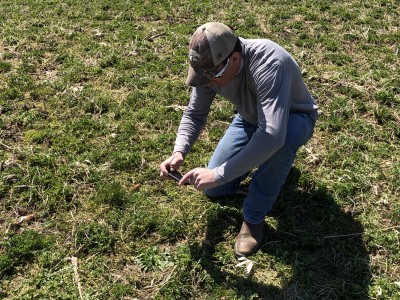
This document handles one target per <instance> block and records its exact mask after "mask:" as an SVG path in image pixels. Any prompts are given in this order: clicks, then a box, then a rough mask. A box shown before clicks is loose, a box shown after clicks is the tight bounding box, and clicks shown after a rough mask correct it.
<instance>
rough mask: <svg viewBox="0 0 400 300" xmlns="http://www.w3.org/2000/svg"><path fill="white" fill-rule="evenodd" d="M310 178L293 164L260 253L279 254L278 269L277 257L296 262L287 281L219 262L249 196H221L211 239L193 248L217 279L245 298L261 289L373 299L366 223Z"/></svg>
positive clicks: (266, 295) (290, 295)
mask: <svg viewBox="0 0 400 300" xmlns="http://www.w3.org/2000/svg"><path fill="white" fill-rule="evenodd" d="M305 178H307V177H306V176H302V177H301V173H300V171H299V170H298V169H296V168H292V170H291V172H290V174H289V176H288V178H287V180H286V183H285V185H284V186H283V187H282V191H281V193H280V196H279V197H278V200H277V202H276V203H275V205H274V208H273V210H272V211H271V212H270V213H269V217H268V218H271V220H273V225H268V222H267V223H266V226H265V236H266V240H265V242H264V243H263V246H262V247H261V249H260V250H259V251H260V253H259V254H258V255H256V256H257V257H258V258H259V256H260V255H261V256H262V255H265V256H268V257H273V260H272V262H270V268H272V269H274V262H275V263H276V264H280V265H281V264H283V265H286V266H290V268H291V272H290V278H289V279H284V280H283V287H278V286H276V285H273V284H271V283H268V282H265V283H260V280H258V281H256V280H254V278H252V277H251V276H250V277H247V278H246V277H244V276H241V275H234V274H232V273H227V272H226V271H224V268H223V266H222V265H221V264H216V263H215V261H216V258H215V257H214V255H215V253H216V252H215V247H216V246H217V245H218V244H219V243H221V242H224V241H226V240H225V237H224V235H226V234H227V233H228V234H229V233H230V234H234V235H236V234H237V233H238V231H239V230H240V226H241V223H242V215H241V211H240V209H241V207H242V203H243V199H244V196H231V197H221V198H219V199H216V200H215V201H218V203H220V206H218V208H217V209H216V210H215V211H213V212H212V213H210V214H209V216H208V220H207V221H208V222H207V233H206V238H205V240H204V241H203V243H201V244H192V245H191V248H190V249H191V256H192V259H193V260H194V261H199V262H200V264H201V266H202V268H203V269H204V270H205V271H206V272H207V273H208V274H209V275H210V277H211V278H212V279H213V281H214V283H215V284H217V285H219V286H222V287H225V288H226V289H230V290H234V291H235V293H236V295H237V297H238V298H241V299H248V298H252V299H254V296H255V295H258V298H256V299H368V287H369V283H370V280H371V272H370V268H369V257H368V252H367V250H366V248H365V245H364V242H363V239H362V235H363V228H362V226H361V224H360V223H359V222H358V221H356V220H355V219H354V218H353V217H352V211H351V208H347V209H344V208H343V207H340V206H338V205H337V204H336V203H335V201H334V200H333V198H332V197H331V196H330V193H329V191H327V190H326V189H324V188H318V189H316V188H315V187H313V184H312V183H311V182H308V183H307V182H306V181H307V179H305ZM299 180H301V181H302V184H301V186H302V188H300V187H299ZM304 186H306V187H304ZM257 257H256V258H255V268H257ZM263 261H265V259H264V260H263ZM279 268H281V267H280V266H276V269H275V271H276V272H278V274H279ZM260 271H262V270H260ZM277 276H279V275H277ZM285 276H287V274H286V275H285Z"/></svg>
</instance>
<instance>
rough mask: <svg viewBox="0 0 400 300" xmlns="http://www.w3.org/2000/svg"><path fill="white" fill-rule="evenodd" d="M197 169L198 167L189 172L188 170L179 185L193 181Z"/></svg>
mask: <svg viewBox="0 0 400 300" xmlns="http://www.w3.org/2000/svg"><path fill="white" fill-rule="evenodd" d="M195 171H196V169H193V170H190V171H189V172H187V173H186V174H185V175H183V177H182V178H181V180H180V181H179V185H184V184H185V182H190V183H192V177H193V174H194V172H195Z"/></svg>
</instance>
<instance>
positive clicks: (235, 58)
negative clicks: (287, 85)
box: [230, 52, 241, 63]
mask: <svg viewBox="0 0 400 300" xmlns="http://www.w3.org/2000/svg"><path fill="white" fill-rule="evenodd" d="M240 57H241V55H240V53H239V52H233V53H232V56H231V58H230V59H231V60H232V61H233V62H234V63H238V62H239V61H240Z"/></svg>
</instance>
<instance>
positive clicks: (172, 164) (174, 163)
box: [160, 152, 185, 179]
mask: <svg viewBox="0 0 400 300" xmlns="http://www.w3.org/2000/svg"><path fill="white" fill-rule="evenodd" d="M184 160H185V157H184V155H183V153H182V152H175V153H174V154H172V155H171V156H170V157H168V158H167V159H166V160H164V161H163V162H162V163H161V165H160V177H161V178H164V179H170V178H169V177H168V172H169V171H177V170H178V169H179V167H180V166H181V165H182V164H183V161H184Z"/></svg>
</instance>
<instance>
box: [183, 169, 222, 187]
mask: <svg viewBox="0 0 400 300" xmlns="http://www.w3.org/2000/svg"><path fill="white" fill-rule="evenodd" d="M185 182H190V184H192V185H193V186H194V187H195V189H196V190H199V191H204V190H206V189H211V188H213V187H216V186H218V185H219V184H218V183H217V182H216V180H215V177H214V171H213V170H210V169H206V168H196V169H193V170H191V171H189V172H187V173H186V174H185V175H183V177H182V179H181V180H180V181H179V185H184V184H185Z"/></svg>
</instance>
